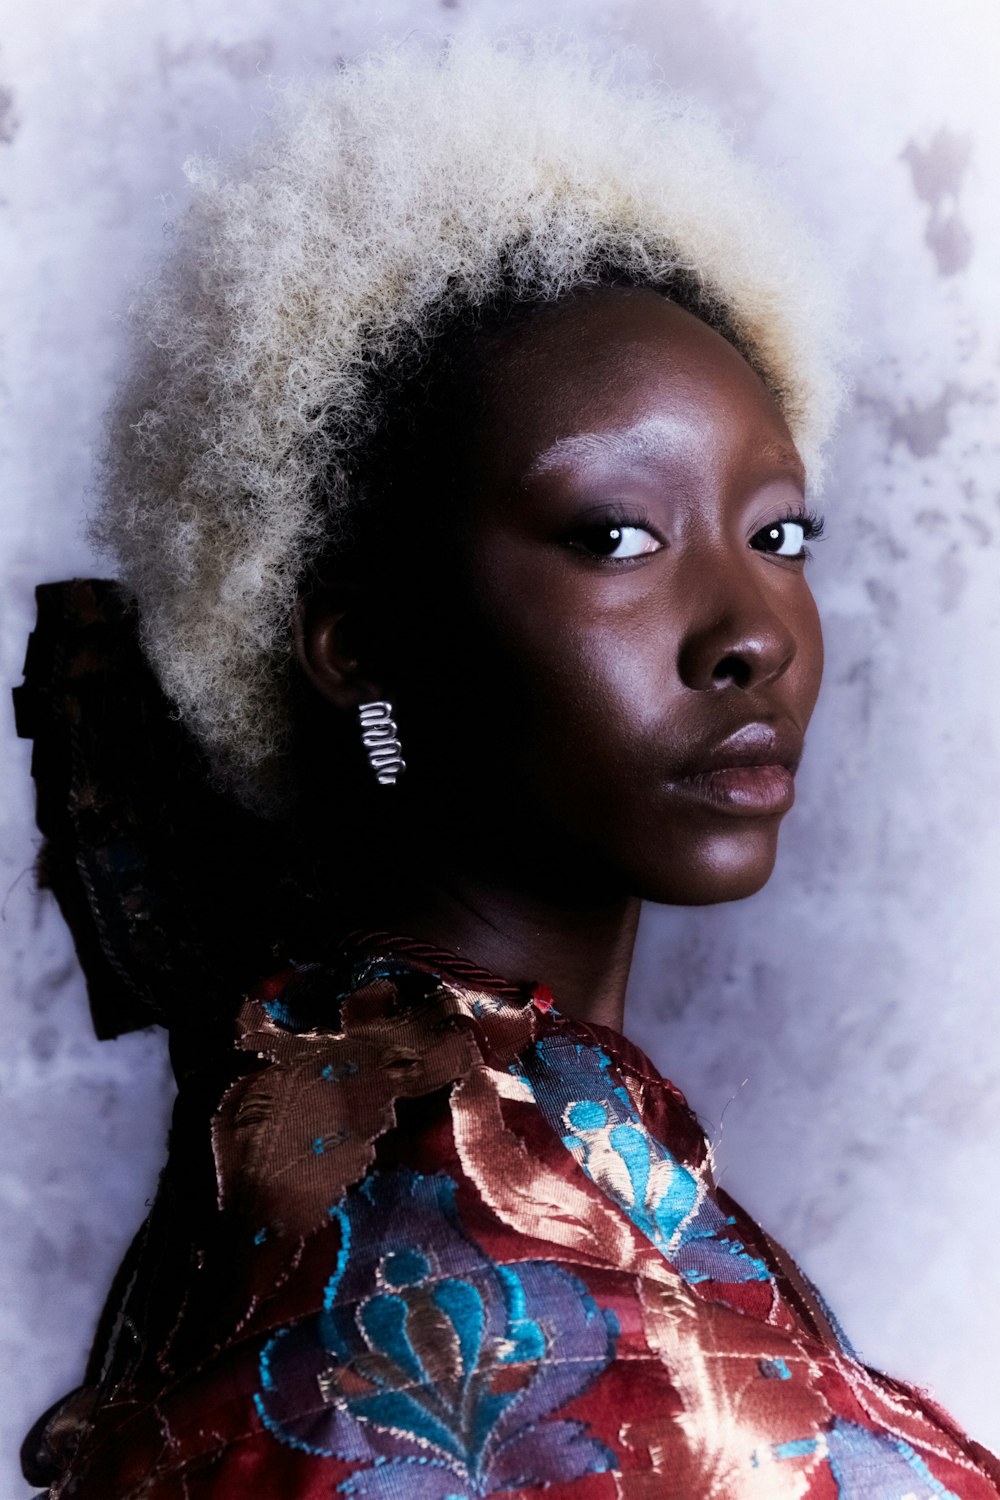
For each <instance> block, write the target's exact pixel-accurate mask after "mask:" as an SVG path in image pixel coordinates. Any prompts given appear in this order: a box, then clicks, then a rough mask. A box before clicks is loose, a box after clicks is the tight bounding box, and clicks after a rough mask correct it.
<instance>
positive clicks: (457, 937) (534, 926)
mask: <svg viewBox="0 0 1000 1500" xmlns="http://www.w3.org/2000/svg"><path fill="white" fill-rule="evenodd" d="M409 847H410V848H412V847H414V846H413V845H412V844H411V845H409ZM416 847H418V848H419V847H420V845H417V846H416ZM528 857H529V856H525V858H528ZM639 910H640V902H639V900H638V899H637V898H635V897H631V896H621V895H617V896H613V897H607V896H605V897H603V898H591V899H586V898H583V897H580V896H579V895H577V896H576V898H575V899H574V900H572V901H569V900H563V899H557V898H554V897H552V896H551V895H546V894H544V893H542V892H540V891H536V892H528V891H526V890H525V888H524V886H523V884H522V882H521V881H520V880H517V881H508V880H505V879H503V878H502V877H498V876H497V875H496V873H495V872H491V874H490V875H489V876H488V877H484V876H477V875H475V874H470V872H469V870H468V868H467V867H466V868H464V869H462V870H458V869H456V868H454V867H449V866H448V864H447V863H443V862H442V861H441V860H440V858H439V859H438V860H437V861H436V863H435V865H434V867H431V866H430V865H419V866H414V865H413V864H412V863H411V862H409V861H405V862H402V864H401V865H400V866H398V867H397V869H396V870H395V872H394V875H393V878H392V882H391V884H390V885H387V883H386V876H385V871H384V869H383V870H380V871H378V872H377V874H376V875H375V876H374V877H372V878H371V879H370V880H369V881H367V882H365V884H364V886H363V887H362V889H361V890H360V891H359V892H358V899H357V901H356V903H355V904H354V905H353V909H352V911H351V912H350V925H351V926H352V927H353V926H361V927H371V928H379V929H383V930H391V931H395V932H400V933H405V934H406V936H408V937H414V938H418V939H419V940H420V941H422V942H426V943H432V944H434V945H436V946H438V947H442V948H447V949H450V950H451V952H453V953H456V954H459V955H460V956H461V957H462V958H466V959H469V960H470V961H471V962H473V963H475V964H477V965H479V966H480V967H481V968H484V969H488V970H490V971H491V972H492V973H494V974H497V975H499V976H501V977H502V978H504V979H511V980H522V979H525V980H534V981H540V982H541V983H543V984H546V985H548V987H549V989H550V990H551V991H552V995H553V999H554V1002H555V1004H556V1006H557V1008H558V1009H559V1010H561V1011H563V1012H564V1013H565V1014H566V1015H570V1016H573V1017H575V1018H576V1019H578V1020H581V1021H591V1022H595V1023H597V1024H599V1025H603V1026H611V1027H613V1028H614V1029H615V1030H617V1031H620V1030H621V1029H622V1020H623V1017H624V1011H625V988H626V985H627V983H628V975H629V968H630V965H631V962H632V949H633V946H634V943H635V934H636V927H637V925H638V921H639Z"/></svg>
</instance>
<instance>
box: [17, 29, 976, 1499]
mask: <svg viewBox="0 0 1000 1500" xmlns="http://www.w3.org/2000/svg"><path fill="white" fill-rule="evenodd" d="M540 15H541V6H540V5H535V6H528V7H520V6H515V5H513V4H502V3H500V0H438V3H434V0H397V3H395V4H387V5H384V6H382V7H380V8H376V7H373V6H371V5H366V4H363V3H357V0H350V3H347V0H322V3H321V0H282V3H281V4H280V5H279V3H278V0H197V3H196V0H172V3H171V4H170V5H169V6H163V5H154V4H153V3H149V4H142V3H139V0H75V3H74V4H73V5H72V6H70V5H66V4H65V3H60V0H33V4H32V5H30V6H21V7H19V8H18V11H17V12H16V13H14V12H13V8H12V11H11V13H10V14H9V16H8V20H7V28H6V29H7V40H6V43H5V45H4V49H3V51H2V52H0V154H2V161H3V167H4V170H5V173H6V185H5V187H4V188H3V204H2V208H0V211H2V213H3V214H4V215H5V216H6V217H7V218H9V219H10V221H11V224H12V226H13V233H12V235H11V236H10V237H9V238H7V239H6V240H5V241H4V242H3V245H2V248H0V256H2V271H3V274H2V276H0V288H2V291H0V295H2V296H3V297H5V298H7V299H8V300H9V302H10V307H9V309H8V311H7V314H6V316H5V317H4V319H3V326H4V327H5V328H6V329H7V330H8V333H7V334H6V338H5V353H6V355H7V372H6V377H5V382H4V384H5V396H6V400H7V403H8V407H9V421H8V423H7V424H6V429H5V437H4V439H3V447H2V452H0V463H2V465H3V479H2V489H0V495H2V500H0V504H2V507H3V511H2V515H3V521H4V537H5V544H4V553H3V584H4V587H3V593H2V595H0V649H2V653H3V663H4V671H3V677H4V679H5V680H6V681H8V682H10V681H14V680H16V679H17V677H18V675H19V669H20V664H21V657H22V652H23V644H24V639H25V636H26V633H27V631H28V629H29V626H30V622H31V618H32V588H33V586H34V584H35V583H36V582H37V581H40V580H43V579H49V578H57V577H62V576H67V575H69V574H72V573H78V572H85V571H87V570H88V569H90V568H91V567H92V565H93V564H92V559H91V558H90V557H89V556H88V553H87V549H86V546H85V544H84V542H83V541H82V539H81V535H80V518H81V514H82V498H81V497H82V495H83V493H84V490H85V488H86V486H87V483H88V478H89V475H90V473H91V466H92V450H93V443H94V439H95V434H96V431H97V424H98V421H99V415H100V412H101V409H102V407H103V405H104V402H105V400H106V397H107V393H108V390H109V388H110V385H111V382H112V381H113V378H114V373H115V369H116V365H117V361H118V358H119V351H120V337H119V333H118V330H117V326H116V322H115V316H116V312H117V311H118V310H119V309H120V308H121V306H122V304H123V302H124V300H125V298H126V296H127V289H128V285H129V283H130V282H131V281H133V280H134V279H135V278H136V277H137V276H138V275H140V274H141V270H142V266H143V264H144V262H145V260H146V258H147V257H148V256H149V255H150V254H155V253H156V251H157V248H158V246H159V245H160V244H161V242H162V239H163V236H164V234H165V232H169V229H168V226H169V221H170V219H171V216H172V215H173V214H174V213H175V211H176V207H177V205H178V203H179V202H180V201H181V199H182V198H183V192H184V182H183V177H182V174H181V172H180V166H179V164H180V162H181V161H182V159H183V158H184V157H185V156H186V155H188V154H189V153H191V152H194V151H199V150H204V149H209V150H211V149H214V148H216V147H217V146H219V145H220V144H225V143H226V142H230V141H235V140H238V139H239V138H241V137H242V136H243V135H245V133H246V132H247V131H248V130H250V129H252V128H253V127H254V124H255V122H256V120H257V119H258V118H259V115H260V113H261V111H262V110H263V109H264V108H265V107H266V100H267V91H268V80H269V78H272V77H273V78H275V79H278V80H280V79H282V78H284V77H288V76H292V75H296V74H301V73H304V72H307V71H309V70H311V69H314V68H316V67H322V66H326V65H328V64H329V63H331V62H333V61H334V60H335V59H336V58H337V57H339V56H342V55H350V54H352V53H354V52H356V51H357V50H358V49H359V48H360V47H362V46H363V45H365V44H366V43H367V42H368V41H370V40H371V39H373V38H374V37H376V36H377V35H378V34H379V32H380V31H383V32H384V31H388V32H391V33H394V34H399V33H400V32H402V31H404V30H406V29H410V28H412V27H420V28H422V29H425V30H428V31H432V32H435V33H438V32H442V31H444V30H447V29H449V28H457V27H461V26H463V25H465V24H467V22H468V20H469V19H470V18H478V19H481V20H485V21H487V22H488V23H491V24H492V23H494V22H495V21H497V20H504V21H506V20H510V19H512V18H517V17H519V16H520V17H522V18H526V19H527V20H528V21H537V20H538V19H539V18H540ZM553 16H559V17H561V18H562V19H563V20H564V21H566V22H567V23H569V24H571V25H572V26H573V28H574V29H575V30H576V31H578V32H581V33H583V34H585V35H590V36H594V37H596V38H598V39H599V41H600V45H602V46H606V47H610V48H614V49H620V48H622V47H623V46H624V45H625V44H627V43H631V42H637V43H639V44H641V45H642V46H644V47H645V48H648V49H649V50H650V51H651V52H652V54H653V56H654V57H655V60H656V64H657V66H658V68H659V69H660V70H661V71H662V75H663V77H664V79H665V80H666V81H667V82H668V83H671V84H679V85H681V86H683V87H685V88H687V89H690V90H691V91H692V92H693V93H694V94H695V95H697V96H698V97H700V98H702V99H704V100H706V101H707V102H708V103H710V104H711V105H712V106H714V107H715V108H716V109H717V110H718V111H719V112H720V113H721V114H722V116H723V118H724V119H725V121H726V122H727V123H728V125H729V126H730V127H731V129H732V130H733V132H734V134H735V136H736V138H737V139H738V140H739V141H740V143H741V145H742V146H743V148H744V149H745V150H746V151H747V152H748V153H749V154H750V155H751V156H753V157H755V158H757V159H758V160H759V161H761V162H762V163H763V164H764V165H765V166H766V167H767V168H768V169H769V170H771V171H774V172H776V173H777V175H778V177H779V179H780V180H781V182H782V184H783V186H784V189H785V191H786V192H787V193H788V194H789V195H790V196H791V198H792V199H793V200H794V201H796V202H797V204H798V205H799V207H800V209H801V211H802V212H803V213H804V214H805V215H806V217H807V218H808V219H810V220H811V221H812V222H813V224H814V226H815V227H816V229H817V230H818V232H819V233H820V235H821V236H822V238H823V239H824V240H825V242H826V243H827V244H828V246H829V248H830V251H831V253H832V255H833V256H834V257H835V258H836V259H838V260H839V261H840V262H842V263H843V265H844V266H845V268H846V270H847V272H848V276H849V278H850V282H851V284H852V286H853V288H854V318H855V322H856V325H857V330H858V336H859V343H858V351H857V355H856V358H855V366H856V376H857V392H856V398H855V401H854V404H853V407H852V410H851V412H850V414H849V417H848V419H847V421H846V422H845V424H844V426H843V429H842V432H841V436H840V439H839V442H838V446H837V450H836V454H835V461H834V466H833V474H832V478H831V482H830V486H829V491H828V494H827V495H826V496H825V498H824V504H825V508H826V510H827V513H828V520H829V523H830V526H829V529H830V532H831V537H830V540H829V541H827V542H826V543H824V544H823V546H822V547H821V548H819V549H818V556H817V559H816V562H815V564H814V572H813V579H814V583H815V586H816V589H817V592H818V595H819V598H820V602H821V605H822V607H823V609H824V611H825V619H826V628H827V640H828V653H829V662H828V671H827V680H826V685H825V695H824V697H823V699H822V700H821V707H820V709H819V712H818V715H817V719H816V721H815V728H814V731H813V733H812V736H811V743H810V749H809V754H808V757H807V763H806V765H805V767H804V769H803V771H802V773H801V776H800V786H801V790H800V798H799V805H798V807H797V809H796V811H795V812H794V813H793V814H792V817H791V818H790V820H789V822H788V825H787V827H786V830H785V833H784V835H783V855H782V861H781V865H780V869H779V873H778V874H777V875H776V876H775V878H774V880H773V882H772V883H771V885H770V886H769V887H768V889H767V890H766V891H765V892H764V893H762V894H761V895H760V896H759V897H756V898H755V899H753V900H752V901H749V902H746V903H744V904H742V905H740V906H736V907H732V908H728V909H726V908H718V909H714V910H705V911H665V910H650V911H648V912H647V915H646V919H645V921H644V927H643V932H642V941H641V944H640V952H639V955H638V959H637V965H636V974H635V982H634V985H633V997H634V998H633V1001H632V1005H631V1012H630V1021H629V1029H630V1032H631V1034H632V1035H633V1036H634V1037H635V1039H636V1040H638V1041H639V1042H641V1043H642V1044H643V1045H645V1046H646V1047H647V1048H648V1050H649V1051H651V1052H652V1053H653V1055H654V1056H655V1057H656V1059H657V1061H658V1062H659V1063H660V1064H661V1066H662V1067H663V1068H664V1069H665V1070H666V1071H667V1072H669V1073H670V1074H671V1075H672V1076H673V1077H674V1078H675V1079H676V1080H677V1081H678V1082H679V1083H680V1084H681V1085H682V1086H683V1087H684V1088H685V1089H686V1090H687V1091H688V1092H689V1095H690V1097H691V1099H692V1102H693V1103H694V1104H695V1106H696V1107H697V1108H698V1110H699V1112H700V1113H701V1115H702V1117H703V1119H704V1120H705V1122H706V1125H707V1127H708V1128H709V1131H710V1134H711V1135H712V1137H713V1139H714V1140H715V1141H716V1144H717V1148H718V1155H719V1160H720V1164H721V1168H722V1170H723V1173H724V1181H725V1183H726V1185H727V1187H729V1188H730V1190H731V1191H733V1192H735V1193H736V1194H737V1195H738V1196H740V1197H742V1198H743V1199H744V1200H745V1201H746V1202H747V1204H748V1206H750V1207H751V1208H752V1209H753V1210H755V1211H756V1212H757V1214H758V1215H759V1216H760V1217H761V1218H762V1219H763V1220H764V1221H765V1223H766V1224H767V1225H768V1226H769V1227H770V1228H771V1229H772V1230H773V1231H774V1232H776V1233H778V1234H779V1235H780V1237H782V1238H783V1239H784V1240H785V1241H786V1243H787V1244H788V1245H789V1247H790V1248H791V1249H792V1250H793V1251H794V1252H796V1253H797V1254H798V1256H799V1257H800V1259H801V1260H802V1261H803V1262H804V1264H805V1266H806V1268H807V1269H808V1271H809V1272H810V1273H811V1274H812V1275H813V1276H814V1278H815V1279H816V1280H818V1281H819V1283H820V1284H821V1286H822V1287H823V1288H824V1290H825V1291H826V1293H827V1295H828V1297H829V1299H830V1300H831V1301H832V1303H833V1304H834V1306H835V1308H836V1309H837V1311H838V1312H839V1314H840V1315H841V1318H842V1320H843V1321H844V1323H845V1324H846V1326H847V1327H848V1329H849V1331H850V1332H851V1334H852V1336H853V1337H854V1339H855V1341H856V1342H857V1343H858V1344H859V1345H860V1348H861V1350H862V1352H863V1353H864V1354H865V1355H866V1357H867V1358H869V1359H870V1360H872V1361H875V1362H877V1363H879V1364H881V1365H883V1366H885V1367H887V1368H890V1369H892V1370H894V1371H896V1372H899V1373H903V1374H906V1375H907V1376H909V1377H911V1378H916V1379H918V1380H920V1381H921V1382H922V1383H924V1384H926V1385H929V1386H930V1387H931V1388H932V1389H933V1390H934V1392H935V1393H936V1394H937V1395H938V1396H939V1398H940V1399H942V1400H943V1401H944V1402H945V1403H946V1404H948V1405H949V1406H951V1407H952V1409H953V1410H954V1411H955V1413H956V1415H958V1416H959V1417H960V1418H961V1419H962V1420H963V1421H964V1422H966V1423H967V1424H968V1425H969V1426H970V1428H972V1429H973V1431H974V1432H975V1433H976V1434H977V1435H978V1436H980V1437H981V1438H982V1439H983V1440H986V1441H988V1442H991V1443H992V1444H993V1445H994V1446H1000V1399H998V1396H997V1392H998V1390H1000V1375H998V1362H1000V1356H998V1352H997V1348H998V1343H1000V1281H998V1278H997V1275H996V1272H995V1270H994V1261H995V1259H996V1254H995V1250H994V1248H993V1247H995V1246H996V1245H997V1243H998V1242H1000V1233H998V1231H1000V1206H998V1204H1000V1195H998V1193H997V1188H998V1170H997V1160H998V1155H1000V1041H998V1035H997V1026H996V1023H995V1021H994V1010H995V1005H996V989H997V985H996V982H995V979H994V970H995V969H996V967H997V962H998V960H1000V933H998V928H997V922H996V919H995V915H994V900H995V897H994V888H995V887H996V886H997V884H998V877H1000V806H998V802H1000V782H998V773H997V748H998V741H1000V702H998V701H997V697H996V695H997V694H998V692H1000V672H998V668H997V665H996V657H997V654H998V651H1000V602H998V589H997V583H996V580H997V576H998V565H1000V556H998V548H1000V470H998V466H997V448H998V431H997V420H996V377H997V362H998V358H1000V293H998V286H997V280H996V276H995V266H996V261H997V251H998V246H1000V234H998V222H997V220H998V199H997V194H996V182H997V174H998V169H1000V129H998V123H997V111H996V105H995V77H996V69H997V59H998V41H1000V23H998V20H997V11H996V9H995V7H994V5H993V4H992V3H991V0H980V3H973V0H878V3H877V4H872V3H871V0H838V3H837V5H836V6H818V5H810V6H803V5H802V4H800V3H796V0H769V3H766V4H762V3H761V0H604V3H597V0H576V3H574V4H568V3H567V4H565V5H564V6H563V8H562V9H559V7H558V6H554V5H553V4H551V3H548V4H547V5H546V7H545V18H546V19H550V18H552V17H553ZM633 65H634V66H635V68H636V70H637V71H641V70H642V68H643V66H644V65H643V64H642V62H641V60H639V59H638V58H636V59H635V60H634V64H633ZM2 753H3V757H4V763H3V772H2V783H0V784H2V787H3V793H4V805H3V808H2V810H0V817H2V819H3V823H2V834H3V836H2V841H0V859H2V861H3V868H2V872H0V899H2V925H0V931H2V934H3V940H4V954H3V962H4V995H5V1004H4V1006H3V1009H2V1012H0V1028H2V1032H0V1037H2V1041H0V1121H2V1127H3V1154H2V1158H0V1243H2V1245H3V1247H4V1250H3V1257H2V1264H0V1275H2V1278H3V1283H4V1285H3V1304H2V1315H0V1352H2V1354H3V1359H2V1361H0V1368H2V1370H3V1380H4V1382H5V1388H4V1392H3V1400H2V1402H0V1450H2V1451H0V1492H2V1493H4V1494H10V1495H21V1494H24V1493H25V1490H24V1487H23V1485H21V1483H20V1481H19V1480H18V1479H16V1478H15V1477H14V1457H13V1455H14V1450H15V1446H16V1442H17V1440H18V1438H19V1437H20V1435H21V1433H22V1432H23V1430H24V1427H25V1425H26V1423H27V1421H28V1420H29V1418H30V1417H33V1416H34V1415H35V1414H37V1412H38V1411H39V1410H40V1409H41V1408H42V1407H43V1406H45V1405H46V1404H47V1403H48V1402H50V1401H51V1400H52V1399H53V1398H54V1397H55V1396H56V1395H57V1394H58V1393H60V1392H61V1391H62V1390H63V1389H65V1388H67V1387H68V1386H69V1385H70V1384H73V1383H75V1382H76V1380H77V1379H78V1378H79V1374H80V1368H81V1361H82V1357H83V1352H84V1349H85V1347H86V1345H87V1342H88V1339H89V1336H90V1333H91V1330H92V1324H93V1321H94V1317H95V1314H96V1309H97V1306H98V1302H99V1299H100V1297H101V1294H102V1292H103V1290H104V1288H105V1286H106V1284H107V1282H108V1280H109V1277H110V1275H111V1272H112V1269H113V1267H114V1265H115V1263H116V1261H117V1258H118V1256H119V1254H120V1252H121V1249H122V1247H123V1245H124V1243H125V1241H126V1239H127V1238H128V1236H129V1235H130V1233H131V1232H132V1230H133V1229H134V1227H135V1226H136V1225H137V1223H138V1221H139V1220H140V1219H141V1217H142V1214H143V1203H144V1200H145V1199H146V1198H147V1196H148V1195H149V1194H150V1193H151V1191H152V1190H153V1187H154V1183H155V1177H156V1171H157V1167H158V1164H159V1162H160V1160H161V1158H162V1155H163V1147H164V1133H165V1124H166V1118H167V1111H168V1107H169V1100H170V1085H169V1079H168V1073H167V1068H166V1062H165V1055H164V1047H163V1045H162V1039H161V1038H159V1037H158V1036H156V1035H153V1034H146V1035H140V1036H135V1037H131V1038H128V1039H125V1040H122V1041H119V1042H116V1043H105V1044H100V1045H99V1044H98V1043H96V1042H94V1041H93V1040H92V1039H91V1037H90V1036H89V1034H88V1026H87V1016H86V1009H85V1004H84V998H83V993H82V986H81V982H80V978H79V975H78V972H77V970H76V967H75V962H74V959H73V954H72V949H71V945H70V943H69V940H68V938H67V936H66V934H65V932H64V930H63V928H62V926H61V922H60V919H59V917H58V914H57V913H56V912H55V911H54V909H53V906H52V903H51V901H50V900H49V899H48V898H47V897H45V896H41V895H39V894H37V893H36V892H35V891H34V889H33V887H32V881H31V877H30V873H29V867H30V864H31V860H32V856H33V851H34V848H35V835H34V830H33V826H32V822H31V815H30V793H29V789H28V781H27V766H28V748H27V746H25V745H21V744H18V743H17V742H16V741H15V740H14V738H13V731H12V727H11V724H10V719H9V715H7V713H6V712H4V713H3V716H2ZM723 1114H725V1121H724V1128H723V1127H722V1117H723Z"/></svg>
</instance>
